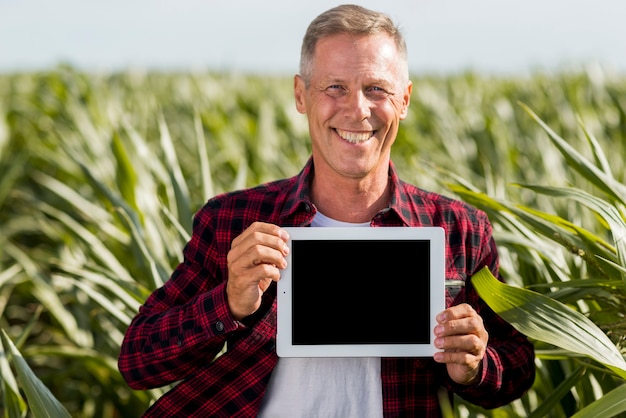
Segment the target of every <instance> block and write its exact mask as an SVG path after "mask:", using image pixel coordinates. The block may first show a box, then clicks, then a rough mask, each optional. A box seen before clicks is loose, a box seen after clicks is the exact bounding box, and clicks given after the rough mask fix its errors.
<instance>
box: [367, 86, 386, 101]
mask: <svg viewBox="0 0 626 418" xmlns="http://www.w3.org/2000/svg"><path fill="white" fill-rule="evenodd" d="M366 94H367V96H369V97H370V98H372V99H384V98H385V97H387V96H389V92H388V91H387V90H386V89H384V88H382V87H380V86H371V87H369V88H368V89H367V90H366Z"/></svg>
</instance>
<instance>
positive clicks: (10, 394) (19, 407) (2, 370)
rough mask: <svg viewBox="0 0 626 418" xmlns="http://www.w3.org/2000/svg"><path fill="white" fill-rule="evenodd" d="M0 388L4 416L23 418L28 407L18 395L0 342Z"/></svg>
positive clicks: (17, 389)
mask: <svg viewBox="0 0 626 418" xmlns="http://www.w3.org/2000/svg"><path fill="white" fill-rule="evenodd" d="M3 332H4V330H3ZM0 388H1V389H2V405H4V407H5V415H4V416H5V417H7V418H14V417H15V418H21V417H23V416H24V415H25V414H26V410H27V408H28V406H27V405H26V401H25V400H24V398H23V397H22V395H21V394H20V390H19V388H18V386H17V380H15V375H14V374H13V371H12V370H11V366H10V365H9V360H8V359H7V355H6V352H5V350H4V344H2V341H0Z"/></svg>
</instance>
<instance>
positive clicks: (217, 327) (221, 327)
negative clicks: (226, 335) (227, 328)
mask: <svg viewBox="0 0 626 418" xmlns="http://www.w3.org/2000/svg"><path fill="white" fill-rule="evenodd" d="M215 331H217V332H224V323H223V322H222V321H217V322H216V323H215Z"/></svg>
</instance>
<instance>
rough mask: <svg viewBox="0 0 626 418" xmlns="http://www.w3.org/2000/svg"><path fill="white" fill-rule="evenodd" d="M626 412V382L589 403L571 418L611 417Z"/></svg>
mask: <svg viewBox="0 0 626 418" xmlns="http://www.w3.org/2000/svg"><path fill="white" fill-rule="evenodd" d="M622 412H626V383H624V384H623V385H621V386H618V387H617V388H615V389H613V390H612V391H610V392H609V393H607V394H605V395H604V396H602V397H601V398H600V399H598V400H597V401H595V402H593V403H591V404H589V405H587V406H586V407H584V408H583V409H581V410H580V411H578V412H576V413H575V414H574V415H572V417H571V418H597V417H603V418H609V417H614V416H616V415H617V414H621V413H622Z"/></svg>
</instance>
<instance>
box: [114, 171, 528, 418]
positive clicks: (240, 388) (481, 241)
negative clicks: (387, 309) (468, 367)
mask: <svg viewBox="0 0 626 418" xmlns="http://www.w3.org/2000/svg"><path fill="white" fill-rule="evenodd" d="M312 173H313V161H312V160H309V162H308V163H307V165H306V166H305V167H304V169H303V170H302V172H301V173H300V174H299V175H298V176H295V177H292V178H289V179H284V180H279V181H275V182H272V183H268V184H264V185H260V186H258V187H255V188H250V189H246V190H240V191H235V192H231V193H226V194H222V195H220V196H216V197H215V198H212V199H210V200H209V201H208V202H207V203H206V205H205V206H204V207H203V208H201V209H200V210H199V211H198V213H197V214H196V216H195V218H194V227H193V235H192V238H191V240H190V242H189V243H188V244H187V246H186V247H185V250H184V261H183V262H182V263H181V264H180V265H179V266H178V267H177V268H176V269H175V270H174V272H173V274H172V276H171V278H170V279H169V280H168V281H167V282H166V283H165V284H164V286H163V287H161V288H159V289H157V290H156V291H155V292H154V293H153V294H152V295H151V296H150V297H149V298H148V299H147V300H146V302H145V304H144V305H143V306H142V307H141V308H140V310H139V313H138V314H137V316H136V317H135V318H134V319H133V321H132V323H131V324H130V326H129V328H128V330H127V332H126V335H125V338H124V342H123V344H122V349H121V354H120V358H119V369H120V371H121V373H122V375H123V376H124V378H125V379H126V381H127V382H128V384H129V385H130V386H131V387H132V388H134V389H149V388H155V387H162V386H166V385H168V384H173V383H175V382H179V383H177V384H176V385H175V386H174V387H173V388H172V389H171V390H169V391H168V392H167V393H166V394H165V395H163V396H162V397H161V398H160V399H159V400H158V401H157V402H156V403H155V404H154V405H152V406H151V407H150V408H149V410H148V411H147V412H146V414H145V415H144V416H145V417H167V418H170V417H253V416H255V415H256V413H257V411H258V408H259V404H260V402H261V398H262V397H263V394H264V393H265V390H266V387H267V383H268V381H269V377H270V374H271V373H272V370H273V368H274V366H275V365H276V362H277V361H278V358H277V356H276V350H275V347H276V346H275V343H276V340H275V337H276V302H275V287H272V288H270V289H271V290H273V291H271V290H268V291H267V292H266V293H265V295H264V301H263V304H262V306H261V308H260V309H259V311H257V313H255V314H254V315H252V316H251V317H249V318H246V320H244V321H243V323H242V322H237V321H235V320H234V319H233V317H232V316H231V314H230V312H229V308H228V303H227V301H226V292H225V283H226V280H227V279H228V270H227V264H226V254H227V253H228V251H229V249H230V245H231V242H232V240H233V239H234V238H235V237H236V236H237V235H239V234H240V233H241V232H242V231H243V230H244V229H245V228H246V227H248V226H249V225H250V224H251V223H253V222H254V221H264V222H270V223H275V224H278V225H281V226H307V225H309V224H310V223H311V220H312V219H313V216H314V215H315V211H316V209H315V206H314V205H313V203H312V202H311V196H310V189H309V184H310V180H311V178H312ZM389 175H390V178H391V180H392V183H391V184H392V187H393V191H392V192H393V194H392V199H391V203H390V205H389V207H388V208H387V209H385V210H383V211H381V212H380V213H378V214H377V215H376V216H375V217H374V219H372V221H371V225H372V226H374V227H381V226H441V227H443V228H444V229H445V230H446V255H447V260H446V268H445V273H446V280H463V281H466V286H465V287H463V288H462V290H461V292H460V293H459V294H458V295H457V296H456V297H455V298H453V297H452V295H450V294H449V293H447V295H446V303H447V304H448V305H452V304H458V303H462V302H467V303H469V304H470V305H472V306H473V307H474V309H476V310H477V311H478V313H479V314H480V315H481V317H482V318H483V321H484V324H485V327H486V328H487V332H488V333H489V345H488V347H487V352H486V355H485V358H484V360H483V365H482V366H483V368H482V376H481V377H480V380H479V381H478V382H477V383H476V384H474V385H470V386H461V385H458V384H455V383H454V382H453V381H452V380H450V379H449V378H448V377H447V373H446V368H445V366H444V365H441V364H438V363H435V362H434V361H433V360H432V359H431V358H383V359H382V360H381V361H382V363H381V379H382V388H383V413H384V416H385V417H409V416H419V417H430V416H440V414H441V412H440V407H439V400H438V392H439V390H440V388H445V389H446V390H448V391H450V392H454V393H457V394H458V395H459V396H461V397H463V398H464V399H467V400H468V401H470V402H472V403H475V404H477V405H481V406H483V407H486V408H493V407H497V406H500V405H503V404H506V403H509V402H510V401H512V400H514V399H516V398H518V397H520V396H521V395H522V394H523V393H524V392H525V391H526V390H527V389H528V388H529V387H530V386H531V384H532V382H533V379H534V374H535V366H534V351H533V347H532V345H531V343H530V342H529V341H528V340H527V339H526V337H525V336H523V335H521V334H520V333H518V332H517V331H515V329H514V328H512V327H511V326H510V325H508V324H507V323H506V322H504V321H503V320H502V319H501V318H500V317H498V316H497V315H495V314H494V313H493V312H492V311H491V309H489V308H488V307H487V305H486V304H485V303H484V302H483V301H482V300H480V299H479V297H478V295H477V294H476V292H475V291H474V290H473V288H472V286H471V285H470V283H469V278H470V277H471V276H472V275H473V274H474V273H476V272H477V271H478V270H480V269H481V268H482V267H483V266H485V265H486V266H488V267H489V269H490V270H491V271H492V273H493V274H494V275H496V277H499V275H498V255H497V251H496V245H495V242H494V240H493V238H492V235H491V225H490V223H489V221H488V219H487V216H486V215H485V214H484V213H483V212H481V211H479V210H477V209H475V208H473V207H471V206H469V205H467V204H465V203H462V202H460V201H458V200H453V199H449V198H446V197H443V196H441V195H439V194H434V193H429V192H426V191H424V190H421V189H419V188H417V187H415V186H412V185H410V184H407V183H405V182H403V181H401V180H400V179H399V178H398V175H397V172H396V170H395V168H394V166H393V163H391V164H390V168H389ZM446 292H448V291H446ZM320 294H322V293H321V292H320ZM320 302H322V300H320ZM374 303H375V302H374ZM346 326H349V324H346ZM224 344H226V346H227V351H226V353H225V354H223V355H221V356H219V357H218V358H217V359H216V360H214V358H215V356H216V355H217V354H218V353H219V352H220V350H222V348H223V347H224Z"/></svg>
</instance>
